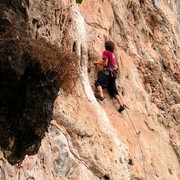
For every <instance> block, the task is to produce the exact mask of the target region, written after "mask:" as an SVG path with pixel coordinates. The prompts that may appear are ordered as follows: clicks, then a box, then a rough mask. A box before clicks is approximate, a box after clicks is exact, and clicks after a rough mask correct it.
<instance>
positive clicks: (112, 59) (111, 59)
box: [102, 50, 116, 70]
mask: <svg viewBox="0 0 180 180" xmlns="http://www.w3.org/2000/svg"><path fill="white" fill-rule="evenodd" d="M102 58H104V59H108V65H107V70H112V69H113V67H116V56H115V54H114V53H113V52H111V51H108V50H105V51H104V52H103V54H102Z"/></svg>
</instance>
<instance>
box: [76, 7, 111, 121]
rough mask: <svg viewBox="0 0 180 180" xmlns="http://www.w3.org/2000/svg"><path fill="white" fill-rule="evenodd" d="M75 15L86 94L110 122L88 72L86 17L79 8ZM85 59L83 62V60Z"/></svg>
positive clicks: (100, 113)
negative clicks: (96, 95)
mask: <svg viewBox="0 0 180 180" xmlns="http://www.w3.org/2000/svg"><path fill="white" fill-rule="evenodd" d="M73 17H74V22H75V27H76V36H77V40H78V52H77V53H78V55H79V56H80V58H81V60H80V61H79V62H80V63H82V65H81V64H79V66H80V73H81V79H82V84H83V87H84V91H85V94H86V96H87V98H88V100H89V101H90V102H91V103H92V105H94V106H95V109H96V110H97V112H98V114H99V116H100V117H101V119H102V120H103V121H104V122H109V119H108V117H107V115H106V113H105V112H104V110H103V109H102V108H101V107H100V105H99V103H98V102H97V100H96V98H95V97H94V93H93V91H92V88H91V86H90V83H89V79H88V73H87V52H86V51H87V48H86V36H85V26H84V18H83V16H82V15H81V14H80V12H78V11H77V10H74V11H73ZM82 48H84V51H85V52H82V51H81V49H82ZM82 61H83V62H82Z"/></svg>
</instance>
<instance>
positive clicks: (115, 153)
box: [0, 0, 180, 180]
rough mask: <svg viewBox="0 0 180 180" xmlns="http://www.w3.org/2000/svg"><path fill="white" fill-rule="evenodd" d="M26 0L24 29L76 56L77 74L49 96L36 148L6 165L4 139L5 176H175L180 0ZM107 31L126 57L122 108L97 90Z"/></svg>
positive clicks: (39, 179)
mask: <svg viewBox="0 0 180 180" xmlns="http://www.w3.org/2000/svg"><path fill="white" fill-rule="evenodd" d="M25 8H26V11H25ZM25 8H23V6H22V9H23V11H24V12H23V14H26V16H27V19H25V20H24V21H25V22H26V23H27V24H28V27H29V28H28V30H27V33H28V37H29V38H30V39H32V40H38V41H40V42H41V40H43V39H45V40H46V41H47V42H48V43H49V44H51V45H53V46H57V47H59V48H60V50H62V51H63V52H64V53H65V52H69V53H72V54H74V55H75V54H76V55H78V58H77V59H76V60H77V65H76V67H75V70H76V71H77V73H78V74H79V76H78V77H79V78H78V80H77V81H76V82H75V83H73V82H71V81H70V82H69V86H70V87H71V92H69V91H66V90H65V89H64V88H62V87H61V85H60V86H58V87H60V88H59V92H58V94H56V93H53V94H52V96H53V98H54V97H56V100H55V101H54V99H53V98H52V99H51V103H54V104H53V105H54V106H53V112H52V121H51V122H50V124H49V125H48V131H46V133H45V130H44V131H43V132H44V134H42V135H41V137H42V138H43V139H42V141H41V145H39V144H38V145H39V146H38V148H39V149H38V152H36V153H35V155H34V153H33V156H28V155H27V156H26V157H25V159H24V160H23V161H22V162H21V163H19V164H18V165H17V164H15V165H10V164H9V162H8V161H7V159H6V158H5V157H6V156H5V157H4V154H3V153H4V151H3V147H1V148H2V152H1V153H0V157H1V159H0V177H1V179H3V180H5V179H7V180H9V179H13V180H15V179H27V180H30V179H35V180H45V179H47V180H49V179H51V180H54V179H57V180H59V179H62V180H64V179H72V180H96V179H102V180H103V179H104V180H107V179H111V180H121V179H125V180H126V179H166V180H171V179H172V180H176V179H177V180H178V179H179V178H180V165H179V162H180V161H179V160H180V142H179V124H180V84H179V83H180V30H179V26H180V11H179V10H180V2H179V1H176V0H153V1H150V0H140V1H139V0H128V1H123V0H118V1H117V0H110V1H107V0H104V1H101V0H95V1H90V0H84V1H83V3H82V4H81V5H78V4H76V3H75V1H72V0H68V1H65V0H49V1H38V0H34V1H30V7H29V8H27V7H25ZM3 10H4V14H3V18H4V19H8V22H17V21H18V20H17V19H15V18H14V19H13V18H12V17H14V16H15V15H14V14H15V12H16V11H15V10H14V11H15V12H13V13H10V12H9V10H8V9H7V8H5V9H3ZM12 11H13V10H12ZM21 12H22V11H21ZM19 16H21V15H19ZM3 18H2V17H1V19H3ZM1 22H2V21H1ZM3 22H4V21H3ZM0 27H1V26H0ZM0 30H1V28H0ZM1 33H2V34H3V30H2V31H1ZM25 36H27V35H25ZM2 37H3V36H2ZM109 39H110V40H113V41H114V42H115V44H116V54H117V57H118V63H119V65H120V78H118V79H117V85H118V89H119V91H120V92H121V93H122V94H123V102H124V103H125V104H126V105H127V106H128V107H129V108H128V109H127V110H126V111H123V112H122V113H121V114H120V113H119V112H118V111H117V109H118V105H117V104H116V102H115V100H112V99H111V98H110V97H109V95H108V93H107V92H106V91H105V96H106V98H105V100H104V101H103V102H97V100H96V99H95V97H94V95H93V94H94V90H95V89H94V80H95V79H96V76H97V71H98V69H99V68H100V67H94V66H93V60H94V59H97V58H98V59H100V58H101V53H102V51H103V50H104V42H105V41H106V40H109ZM38 52H39V51H38ZM39 53H40V52H39ZM62 56H63V55H62ZM56 57H59V56H56ZM53 60H54V61H56V60H57V62H58V61H59V59H56V60H55V59H53ZM63 61H67V63H70V62H68V61H70V59H68V58H64V59H63ZM66 68H67V67H66ZM66 70H67V69H66ZM69 71H70V70H69ZM65 72H66V71H65ZM61 75H62V73H61ZM62 77H63V76H62ZM43 82H44V81H43ZM45 82H46V81H45ZM72 84H73V86H71V85H72ZM53 87H54V86H53ZM55 87H56V88H57V85H56V86H55ZM72 87H73V88H72ZM52 89H53V88H52ZM49 91H51V88H50V90H49V89H48V92H49ZM47 94H48V95H49V96H51V94H50V93H47ZM55 94H56V96H55ZM49 96H48V97H49ZM35 97H36V96H35ZM45 97H47V96H45ZM46 100H47V98H45V101H46ZM37 101H38V98H37ZM41 101H42V102H43V100H41ZM44 109H46V105H43V111H44ZM47 109H48V110H49V107H47ZM40 111H41V109H39V113H41V112H40ZM30 112H31V111H30ZM32 112H33V111H32ZM36 114H38V112H36ZM34 117H35V116H33V117H32V118H34ZM48 117H49V116H48ZM0 118H1V116H0ZM42 119H43V118H42ZM47 121H48V120H47ZM2 122H4V121H2ZM40 122H41V123H44V122H43V120H42V121H40ZM43 127H44V126H43ZM43 127H40V125H39V126H38V130H39V129H43ZM38 132H39V131H38ZM37 134H38V133H37ZM38 137H39V136H38ZM9 141H10V142H12V140H9ZM12 147H13V145H12ZM10 149H11V148H10ZM9 151H10V150H9ZM9 151H8V153H10V152H9ZM6 152H7V151H6ZM6 154H7V153H5V155H6ZM27 154H28V153H27ZM29 155H31V153H29ZM17 162H18V161H17Z"/></svg>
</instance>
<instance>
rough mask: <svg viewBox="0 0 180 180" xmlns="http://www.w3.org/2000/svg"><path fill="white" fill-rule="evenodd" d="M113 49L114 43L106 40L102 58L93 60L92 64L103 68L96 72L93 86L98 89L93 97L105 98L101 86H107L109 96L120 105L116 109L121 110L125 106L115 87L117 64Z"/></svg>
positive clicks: (101, 99)
mask: <svg viewBox="0 0 180 180" xmlns="http://www.w3.org/2000/svg"><path fill="white" fill-rule="evenodd" d="M114 50H115V44H114V43H113V42H112V41H106V42H105V50H104V52H103V54H102V60H98V61H94V65H100V66H103V70H102V71H100V72H99V73H98V78H97V80H96V81H95V87H96V88H97V90H98V93H95V97H96V98H97V99H99V100H100V101H103V100H104V98H105V97H104V93H103V88H107V89H108V91H109V94H110V96H111V97H113V98H115V99H116V100H117V102H118V104H119V105H120V107H119V109H118V111H119V112H121V111H123V110H124V109H125V106H124V104H123V102H122V100H121V97H120V94H119V93H118V90H117V87H116V78H117V75H118V74H117V70H118V66H117V62H116V61H117V60H116V56H115V54H114Z"/></svg>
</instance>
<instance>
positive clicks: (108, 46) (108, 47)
mask: <svg viewBox="0 0 180 180" xmlns="http://www.w3.org/2000/svg"><path fill="white" fill-rule="evenodd" d="M105 49H106V50H108V51H111V52H114V49H115V44H114V43H113V42H112V41H106V42H105Z"/></svg>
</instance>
